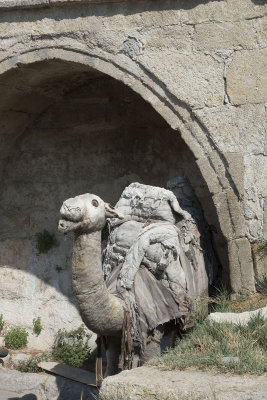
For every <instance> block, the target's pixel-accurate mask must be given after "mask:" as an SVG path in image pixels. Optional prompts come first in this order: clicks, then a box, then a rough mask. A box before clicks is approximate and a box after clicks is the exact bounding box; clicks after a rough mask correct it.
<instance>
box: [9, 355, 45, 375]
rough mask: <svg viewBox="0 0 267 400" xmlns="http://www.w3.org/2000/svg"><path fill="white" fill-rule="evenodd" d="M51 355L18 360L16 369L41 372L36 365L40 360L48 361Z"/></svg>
mask: <svg viewBox="0 0 267 400" xmlns="http://www.w3.org/2000/svg"><path fill="white" fill-rule="evenodd" d="M50 359H51V357H50V356H49V355H42V356H40V357H32V358H30V359H29V360H26V361H20V362H19V363H18V366H17V367H16V369H17V370H18V371H20V372H41V371H42V369H41V368H40V367H38V364H39V363H40V362H41V361H48V360H50Z"/></svg>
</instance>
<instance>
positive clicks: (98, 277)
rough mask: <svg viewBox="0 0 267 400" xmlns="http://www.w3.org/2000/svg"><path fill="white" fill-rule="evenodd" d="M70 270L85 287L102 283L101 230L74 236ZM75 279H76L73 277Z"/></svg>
mask: <svg viewBox="0 0 267 400" xmlns="http://www.w3.org/2000/svg"><path fill="white" fill-rule="evenodd" d="M72 272H73V274H74V278H75V277H76V276H77V277H79V282H83V285H86V287H87V288H88V287H93V286H96V285H99V284H103V283H104V281H103V274H102V266H101V232H100V231H98V232H93V233H90V234H81V235H77V236H76V237H75V241H74V248H73V260H72ZM75 281H76V279H75Z"/></svg>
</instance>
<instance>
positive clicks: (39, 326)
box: [32, 317, 43, 336]
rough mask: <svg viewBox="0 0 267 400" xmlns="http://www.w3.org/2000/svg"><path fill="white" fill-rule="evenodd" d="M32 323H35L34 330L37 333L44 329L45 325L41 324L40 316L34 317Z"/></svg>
mask: <svg viewBox="0 0 267 400" xmlns="http://www.w3.org/2000/svg"><path fill="white" fill-rule="evenodd" d="M32 323H33V332H34V333H35V335H37V336H39V335H40V333H41V332H42V329H43V326H42V324H41V318H40V317H37V318H34V319H33V321H32Z"/></svg>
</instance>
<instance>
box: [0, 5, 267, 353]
mask: <svg viewBox="0 0 267 400" xmlns="http://www.w3.org/2000/svg"><path fill="white" fill-rule="evenodd" d="M266 8H267V5H266V4H265V2H263V1H259V0H235V1H232V0H231V1H227V2H225V1H204V0H203V1H202V0H198V1H195V0H188V1H186V2H185V1H181V2H178V3H177V2H173V1H167V0H166V1H161V2H153V1H148V0H147V1H146V0H143V1H136V2H135V1H121V2H120V1H116V2H114V1H113V0H111V1H107V0H105V1H102V0H98V1H91V0H81V1H80V0H76V1H67V0H66V1H61V0H50V1H48V0H25V1H20V0H6V1H1V2H0V32H1V33H0V36H1V37H0V93H1V95H0V121H1V125H0V147H1V152H0V182H1V194H0V207H1V216H0V279H1V289H0V306H1V313H3V318H4V320H5V321H6V327H8V326H11V325H21V326H25V327H26V328H27V330H28V331H29V333H30V334H31V336H30V337H29V339H30V340H29V346H30V347H32V348H37V349H38V348H42V349H45V348H48V347H49V346H50V345H51V343H52V342H53V337H54V334H55V332H56V331H57V329H59V328H63V327H65V328H67V329H71V328H73V327H76V326H79V325H80V324H81V319H80V317H79V314H78V312H77V309H76V306H75V300H74V298H73V295H72V289H71V280H70V250H69V249H70V248H71V247H72V246H71V245H70V243H68V242H67V241H66V242H65V241H64V240H63V239H62V238H60V237H59V236H58V235H57V233H56V221H57V219H58V213H57V210H58V209H59V206H60V204H61V203H62V201H63V200H64V199H66V198H68V197H70V196H74V195H77V194H80V193H86V192H88V191H89V192H94V193H96V194H98V195H100V196H101V197H102V198H103V199H104V200H105V201H109V202H111V203H115V202H116V201H117V200H118V198H119V196H120V194H121V192H122V190H123V189H124V187H125V186H127V185H128V184H130V183H131V182H134V181H138V182H141V183H146V184H150V185H155V186H163V187H164V186H165V185H166V182H167V181H169V180H171V179H173V178H175V177H177V176H187V178H188V179H189V181H190V183H191V185H192V187H193V189H194V192H195V195H196V196H197V198H198V200H199V202H200V204H201V207H202V209H203V211H204V216H205V219H206V220H207V222H208V224H209V226H210V229H211V231H212V236H213V241H214V244H215V247H216V250H217V253H218V256H219V259H220V264H221V270H220V278H221V279H222V280H224V281H225V282H226V283H228V284H229V286H230V287H231V289H232V291H233V292H234V293H250V292H251V291H253V290H255V278H256V279H259V278H262V277H263V276H264V274H265V273H267V271H266V265H267V263H266V261H265V258H266V252H265V251H263V250H262V249H263V248H264V246H265V244H266V240H267V223H266V221H267V218H266V193H267V187H266V181H267V180H266V172H265V171H266V169H267V168H266V120H267V118H266V107H265V103H266V80H265V75H266V74H265V71H266ZM44 230H46V231H47V232H48V233H49V234H50V235H55V238H56V240H57V242H58V246H57V247H55V246H52V247H51V248H49V250H48V251H47V253H39V252H38V250H37V246H36V235H37V234H38V233H43V232H44ZM255 243H256V244H257V245H258V246H259V247H257V246H256V247H254V250H255V249H257V248H260V249H261V253H260V254H259V253H255V252H254V250H253V254H252V252H251V244H255ZM262 255H264V259H262ZM18 310H19V312H18ZM38 316H40V317H41V321H42V323H43V326H44V329H43V331H42V332H41V334H40V336H39V337H36V336H34V335H32V320H33V319H34V318H37V317H38Z"/></svg>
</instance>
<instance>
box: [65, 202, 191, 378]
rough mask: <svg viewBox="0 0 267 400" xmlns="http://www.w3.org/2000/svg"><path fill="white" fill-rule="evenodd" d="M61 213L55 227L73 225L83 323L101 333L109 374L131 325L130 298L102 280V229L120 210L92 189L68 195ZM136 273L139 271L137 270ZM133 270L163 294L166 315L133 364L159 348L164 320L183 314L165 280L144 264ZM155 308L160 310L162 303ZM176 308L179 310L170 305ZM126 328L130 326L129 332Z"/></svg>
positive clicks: (68, 229)
mask: <svg viewBox="0 0 267 400" xmlns="http://www.w3.org/2000/svg"><path fill="white" fill-rule="evenodd" d="M60 214H61V219H60V221H59V224H58V229H59V231H60V232H62V233H68V232H71V231H72V232H73V233H74V247H73V257H72V279H73V289H74V293H75V295H76V298H77V302H78V306H79V309H80V312H81V316H82V319H83V321H84V323H85V325H86V326H87V327H88V328H89V329H90V330H91V331H93V332H95V333H97V334H98V335H101V336H102V337H104V338H105V343H106V355H107V369H106V374H105V375H106V376H109V375H112V374H115V373H117V372H119V368H118V365H119V358H120V355H121V353H122V337H124V339H125V338H126V342H127V345H126V347H127V346H128V347H129V340H130V338H129V336H130V335H129V330H130V327H129V325H128V327H127V323H126V320H127V318H126V313H127V312H128V310H129V302H127V299H125V298H124V297H123V296H122V297H120V296H118V295H116V293H115V295H114V294H112V293H111V292H112V290H109V289H108V288H107V285H106V282H105V281H104V278H103V272H102V259H101V257H102V255H101V230H102V229H103V227H104V226H105V224H106V219H107V218H123V216H122V215H120V214H119V213H118V212H117V211H116V209H114V208H113V207H111V206H110V205H108V204H107V203H105V202H104V201H103V200H102V199H101V198H99V197H98V196H96V195H93V194H83V195H80V196H76V197H74V198H70V199H68V200H66V201H65V202H64V203H63V205H62V207H61V209H60ZM139 273H140V274H141V275H138V274H139ZM142 274H143V275H142ZM137 276H139V282H140V283H142V285H143V288H144V286H145V285H147V287H146V288H145V290H150V288H152V287H153V288H156V290H157V292H156V293H157V297H158V298H162V304H163V308H162V310H163V311H162V310H161V311H162V315H163V314H164V318H165V319H164V320H163V319H162V320H159V329H157V328H156V327H155V328H156V329H154V330H153V332H150V339H151V338H152V339H154V340H149V341H147V343H146V345H145V348H144V352H143V354H142V356H141V357H140V353H139V354H137V353H136V354H135V356H134V357H133V362H132V363H131V366H130V368H131V367H136V366H138V365H140V364H142V362H143V360H147V359H149V358H151V357H153V356H154V355H155V351H154V350H155V349H156V353H157V352H158V349H159V342H160V339H161V337H162V336H163V329H162V327H163V324H164V322H166V321H168V320H170V319H173V318H174V319H176V320H178V319H179V318H180V317H182V316H183V315H184V314H183V313H182V312H181V311H179V302H177V300H176V299H174V298H173V297H172V296H171V295H170V293H169V292H168V289H166V288H165V286H163V285H162V286H161V283H160V282H159V281H158V280H156V279H155V277H154V276H153V275H152V274H151V273H150V272H149V271H148V270H147V269H146V268H144V269H142V270H140V271H139V272H138V273H137ZM144 282H145V283H144ZM142 285H141V286H142ZM143 288H140V291H143ZM136 290H137V288H136ZM153 290H154V289H153ZM162 293H163V294H164V295H163V294H162ZM164 296H165V297H164ZM153 301H154V302H155V305H154V306H153V307H154V309H157V301H158V300H157V299H153ZM167 303H168V304H170V307H172V311H171V312H170V316H169V317H168V310H167V311H166V312H165V308H164V307H165V306H166V304H167ZM132 304H133V303H132ZM158 309H159V310H160V306H159V307H158ZM174 309H175V310H177V311H173V310H174ZM166 315H167V317H166ZM128 320H129V315H128ZM127 329H128V331H127ZM125 331H127V332H128V336H127V332H126V334H125ZM124 339H123V340H124ZM145 340H146V338H145ZM133 347H134V346H133ZM127 357H128V356H127V355H126V358H127ZM122 368H123V367H122Z"/></svg>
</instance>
